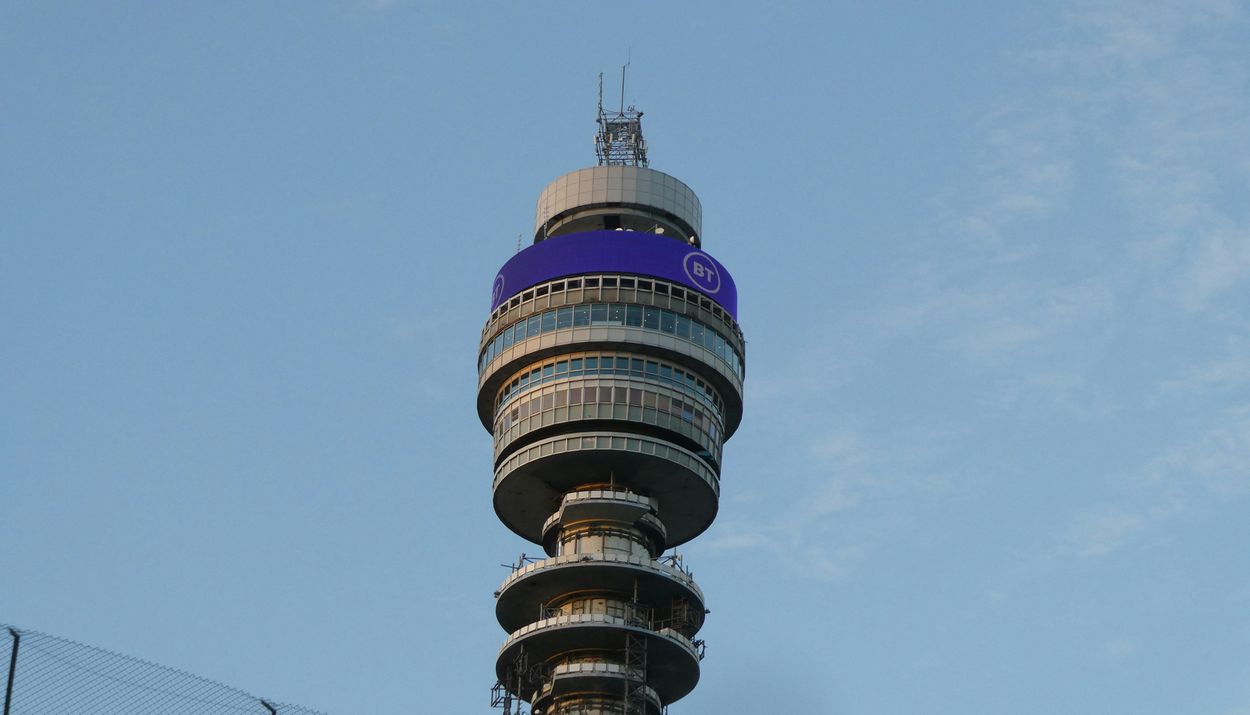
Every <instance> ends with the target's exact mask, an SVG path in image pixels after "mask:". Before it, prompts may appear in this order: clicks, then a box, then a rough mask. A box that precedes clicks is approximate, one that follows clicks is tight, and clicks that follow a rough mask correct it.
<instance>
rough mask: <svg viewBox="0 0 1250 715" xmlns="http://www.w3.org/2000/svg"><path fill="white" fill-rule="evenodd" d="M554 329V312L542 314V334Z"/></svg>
mask: <svg viewBox="0 0 1250 715" xmlns="http://www.w3.org/2000/svg"><path fill="white" fill-rule="evenodd" d="M555 329H556V311H554V310H549V311H547V312H546V313H543V328H542V330H543V332H544V333H546V332H549V331H552V330H555Z"/></svg>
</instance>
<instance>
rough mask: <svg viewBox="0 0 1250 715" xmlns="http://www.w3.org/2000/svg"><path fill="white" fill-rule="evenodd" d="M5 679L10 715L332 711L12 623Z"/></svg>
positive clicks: (0, 629)
mask: <svg viewBox="0 0 1250 715" xmlns="http://www.w3.org/2000/svg"><path fill="white" fill-rule="evenodd" d="M15 654H16V657H14V655H15ZM0 679H3V680H0V685H3V688H4V689H3V691H2V692H0V695H2V696H3V698H4V701H3V706H4V713H5V714H6V715H79V714H82V715H111V714H113V713H116V714H118V715H122V714H123V713H124V714H125V715H143V714H144V713H160V714H161V715H183V714H184V713H185V714H186V715H228V714H230V713H255V714H256V715H324V713H319V712H318V711H316V710H309V709H308V708H305V707H301V706H299V705H288V704H285V703H277V702H273V701H270V700H266V699H264V698H258V697H256V696H254V695H249V694H248V693H245V692H243V691H241V690H238V689H235V688H231V687H230V686H228V685H223V684H221V683H218V682H216V681H212V680H209V679H207V678H201V677H200V676H198V675H192V674H190V673H187V672H184V671H181V670H178V669H176V668H170V667H167V666H164V665H158V664H156V663H151V662H148V661H146V660H141V659H139V658H132V657H130V656H127V655H122V654H120V653H114V652H112V651H108V650H104V649H103V648H96V647H95V646H89V645H83V644H82V643H78V642H75V641H72V640H68V639H66V638H58V637H56V636H50V635H48V634H46V633H40V632H38V631H28V630H25V629H21V628H17V627H15V626H9V625H5V624H0Z"/></svg>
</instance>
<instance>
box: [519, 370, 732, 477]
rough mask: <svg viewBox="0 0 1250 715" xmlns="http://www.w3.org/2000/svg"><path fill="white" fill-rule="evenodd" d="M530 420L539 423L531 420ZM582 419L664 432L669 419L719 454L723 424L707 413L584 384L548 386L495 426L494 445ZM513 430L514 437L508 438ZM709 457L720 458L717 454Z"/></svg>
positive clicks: (664, 398)
mask: <svg viewBox="0 0 1250 715" xmlns="http://www.w3.org/2000/svg"><path fill="white" fill-rule="evenodd" d="M608 405H611V408H610V409H609V408H608V407H607V406H608ZM566 408H567V409H566ZM540 416H541V417H540ZM531 417H532V418H534V419H529V418H531ZM581 419H628V420H633V421H637V422H645V423H647V424H657V425H660V426H662V427H669V426H670V425H672V423H671V422H670V420H680V421H681V422H684V423H686V424H689V425H693V426H694V428H695V429H696V430H698V431H699V432H701V433H702V434H703V435H705V436H706V438H707V440H708V442H707V444H708V446H710V447H712V448H713V449H715V450H716V451H717V452H718V453H719V446H720V435H721V427H720V420H718V419H715V418H714V417H713V416H712V415H711V414H710V413H706V412H704V411H703V410H702V409H701V408H700V406H699V405H695V404H692V403H691V402H690V401H689V400H683V399H681V398H679V397H673V396H671V395H666V394H663V393H658V392H652V391H651V390H642V389H639V388H637V387H616V386H610V385H587V384H585V382H584V381H581V380H578V381H575V382H573V383H570V384H568V385H564V384H561V385H557V386H555V387H554V388H551V387H548V388H546V389H544V390H543V391H542V393H541V394H536V395H533V396H532V397H530V398H529V399H526V400H521V401H520V404H516V405H514V406H513V407H512V409H511V410H508V411H507V412H505V413H504V414H503V415H502V416H501V417H500V418H499V420H498V421H497V422H496V423H495V442H496V444H497V445H503V444H506V443H507V442H510V441H511V440H512V439H515V438H516V437H518V436H520V435H521V434H522V433H524V432H528V431H530V430H531V429H535V428H537V427H542V426H546V425H551V424H556V423H557V422H563V421H565V420H581ZM673 426H675V425H673ZM514 427H515V428H516V429H515V433H514V434H509V430H513V428H514ZM679 431H684V430H679ZM690 436H691V437H697V436H698V435H694V434H691V435H690ZM708 456H710V457H712V458H714V459H717V458H718V454H717V455H713V454H709V455H708Z"/></svg>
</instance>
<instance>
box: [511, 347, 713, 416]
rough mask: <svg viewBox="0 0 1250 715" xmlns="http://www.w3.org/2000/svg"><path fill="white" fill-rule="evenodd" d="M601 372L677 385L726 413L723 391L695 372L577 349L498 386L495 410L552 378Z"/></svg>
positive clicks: (604, 374)
mask: <svg viewBox="0 0 1250 715" xmlns="http://www.w3.org/2000/svg"><path fill="white" fill-rule="evenodd" d="M593 375H602V376H606V377H612V376H620V377H641V378H645V379H648V380H653V381H656V382H662V383H667V384H669V385H676V386H677V387H679V388H683V390H684V391H685V392H687V393H689V394H692V395H694V396H696V397H697V398H698V399H699V400H701V401H703V402H704V403H706V404H707V405H709V406H710V407H712V409H714V410H716V414H717V415H722V414H723V407H722V404H721V399H720V395H718V394H717V393H716V390H714V389H712V386H711V385H709V384H707V383H706V382H704V381H703V380H702V379H701V378H699V377H697V376H696V375H695V374H694V373H692V372H690V371H688V370H684V369H682V368H680V367H677V366H675V365H670V364H668V363H664V362H659V361H656V360H643V359H642V358H638V357H629V356H626V355H617V354H613V353H609V354H600V353H577V354H575V355H569V356H564V355H562V356H560V358H559V359H558V360H548V361H547V362H545V363H542V364H541V365H538V366H537V367H534V368H531V369H530V370H529V371H527V372H523V373H521V374H520V375H518V376H517V377H514V378H512V380H511V381H510V382H509V383H508V384H506V385H504V386H503V387H501V388H500V389H499V396H498V398H497V399H496V400H495V414H496V415H498V414H499V410H500V409H501V408H503V407H505V406H507V403H508V401H509V400H511V399H512V398H514V397H516V396H517V395H520V394H521V393H523V392H525V391H527V390H531V389H533V388H535V387H537V386H539V385H542V384H544V383H548V382H551V381H553V380H563V379H566V378H570V377H582V376H593Z"/></svg>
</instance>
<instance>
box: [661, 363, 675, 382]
mask: <svg viewBox="0 0 1250 715" xmlns="http://www.w3.org/2000/svg"><path fill="white" fill-rule="evenodd" d="M660 378H661V379H664V380H672V379H673V368H671V367H669V366H668V365H661V366H660Z"/></svg>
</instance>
